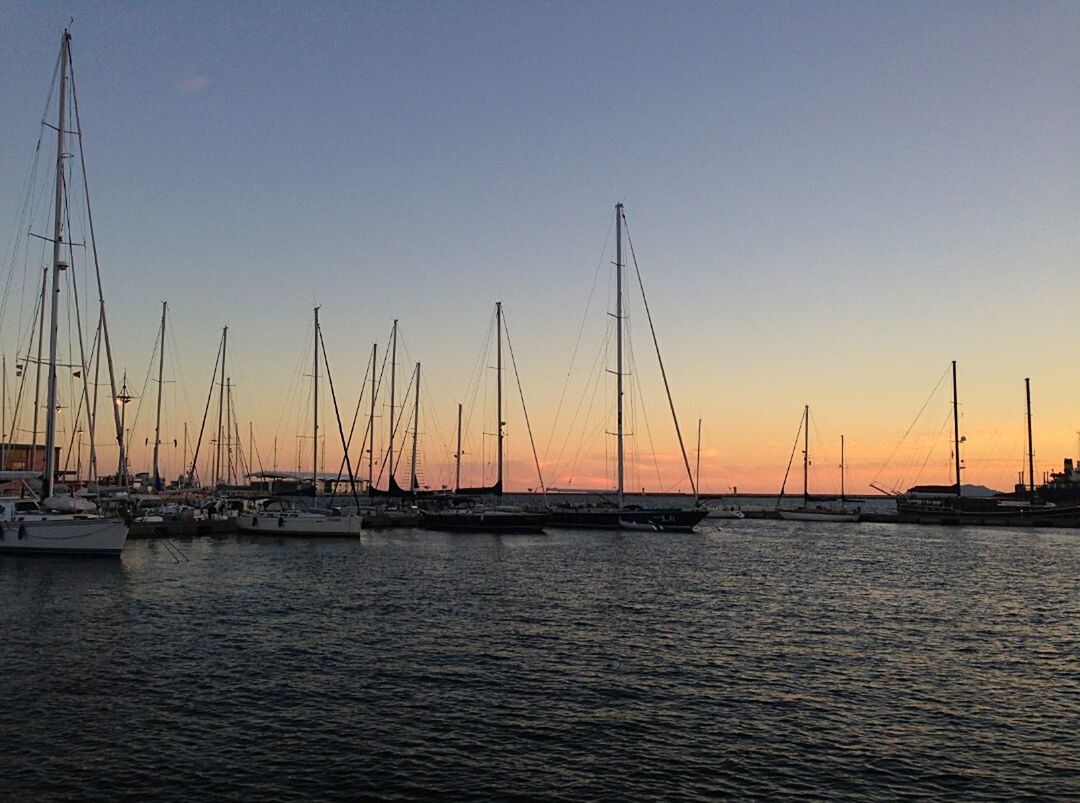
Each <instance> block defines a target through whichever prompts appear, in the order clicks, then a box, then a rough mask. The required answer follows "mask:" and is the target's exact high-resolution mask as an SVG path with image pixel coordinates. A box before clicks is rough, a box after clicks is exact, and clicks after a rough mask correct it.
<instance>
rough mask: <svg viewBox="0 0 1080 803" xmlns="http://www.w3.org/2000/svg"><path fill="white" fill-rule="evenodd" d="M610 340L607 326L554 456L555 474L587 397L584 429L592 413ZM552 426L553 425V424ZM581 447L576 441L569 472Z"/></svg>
mask: <svg viewBox="0 0 1080 803" xmlns="http://www.w3.org/2000/svg"><path fill="white" fill-rule="evenodd" d="M610 340H611V331H610V327H609V329H608V331H607V333H606V336H605V337H604V338H603V339H602V340H601V342H600V344H599V345H598V346H597V350H596V353H595V354H594V355H593V361H592V365H591V366H590V368H589V371H588V373H586V382H585V387H584V389H583V392H582V395H581V397H580V398H579V399H578V403H577V407H576V409H575V410H574V416H573V418H571V420H570V425H569V427H568V428H567V431H566V437H565V438H564V439H563V443H562V446H561V447H560V448H559V454H558V456H557V457H556V458H555V471H554V473H555V475H556V476H558V475H559V473H560V468H561V467H562V462H563V455H564V454H566V448H567V446H568V445H569V443H570V439H571V438H573V436H574V430H575V428H576V427H577V424H578V419H579V418H581V409H582V407H583V406H585V402H586V399H588V407H587V408H586V411H585V419H584V423H582V429H583V430H584V429H585V428H586V427H587V426H588V419H589V415H590V414H591V413H592V408H593V404H594V403H595V400H596V394H597V392H598V391H599V389H600V385H601V382H602V380H603V379H604V377H605V376H606V373H602V372H601V370H600V366H601V365H604V364H606V361H607V358H608V356H609V350H608V347H609V344H610ZM590 388H591V389H592V395H589V390H590ZM552 426H553V427H554V425H552ZM581 448H582V443H581V441H578V448H577V451H576V452H575V453H574V457H573V459H572V460H571V473H574V471H575V470H576V466H577V461H578V460H579V459H580V457H581ZM547 459H548V457H547V453H545V456H544V460H545V462H546V461H547Z"/></svg>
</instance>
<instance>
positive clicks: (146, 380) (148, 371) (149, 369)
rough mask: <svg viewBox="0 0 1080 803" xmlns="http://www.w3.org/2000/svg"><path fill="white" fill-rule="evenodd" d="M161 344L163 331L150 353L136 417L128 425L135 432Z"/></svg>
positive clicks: (158, 335) (156, 338)
mask: <svg viewBox="0 0 1080 803" xmlns="http://www.w3.org/2000/svg"><path fill="white" fill-rule="evenodd" d="M160 345H161V332H160V331H159V332H158V334H157V337H155V338H154V350H153V352H151V354H150V363H149V364H148V365H147V366H146V376H145V377H144V378H143V384H142V390H141V391H140V392H139V403H138V404H137V405H136V407H135V419H134V420H133V421H132V422H131V426H130V427H128V429H129V430H130V431H131V432H135V428H136V427H137V426H138V425H139V414H140V413H142V406H143V402H144V401H145V400H146V398H147V395H146V391H147V389H148V388H149V387H150V374H151V372H152V371H153V370H154V363H155V362H156V360H155V358H156V357H157V353H158V347H159V346H160Z"/></svg>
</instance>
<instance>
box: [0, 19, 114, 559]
mask: <svg viewBox="0 0 1080 803" xmlns="http://www.w3.org/2000/svg"><path fill="white" fill-rule="evenodd" d="M71 71H72V64H71V34H70V33H68V31H67V30H65V31H64V34H63V36H62V37H61V40H60V61H59V92H58V95H57V97H58V111H57V123H56V127H55V131H56V137H57V144H56V195H55V201H56V204H55V213H54V218H53V237H52V244H53V254H52V266H51V278H52V296H51V298H52V301H51V309H50V324H49V333H50V334H49V356H48V363H47V368H48V383H47V388H48V389H47V400H48V401H47V404H46V408H45V456H44V472H43V475H42V493H41V500H42V501H41V502H40V503H39V502H38V501H36V500H32V499H21V498H20V499H16V498H5V499H0V552H17V553H47V554H80V555H101V556H118V555H120V553H121V552H122V551H123V549H124V543H125V541H126V540H127V534H128V527H127V524H126V523H125V522H124V520H123V519H120V518H104V517H101V516H99V515H97V514H96V513H94V512H91V511H92V510H93V509H94V506H93V505H92V503H89V502H88V501H87V500H84V499H81V498H79V497H72V496H62V495H57V496H54V491H55V490H56V483H55V480H56V473H57V452H58V451H59V449H58V446H57V444H56V434H57V432H56V423H57V421H56V418H57V364H58V363H57V339H58V330H59V323H60V313H59V296H60V290H61V285H62V282H61V281H60V277H61V274H62V273H63V272H64V271H66V270H67V269H68V268H69V267H70V264H71V257H70V252H71V250H72V249H71V245H72V243H71V238H70V236H68V238H67V239H65V235H69V233H68V232H67V231H66V230H65V226H64V222H65V220H66V219H67V215H68V211H69V210H68V205H67V200H68V199H67V194H66V190H67V187H68V182H67V181H66V180H65V168H64V160H65V159H67V158H68V157H69V156H70V154H68V153H66V152H65V150H64V144H65V143H64V140H65V135H66V134H67V133H69V127H70V126H71V125H72V124H74V127H75V133H76V136H78V138H79V139H80V144H81V130H80V129H79V126H78V100H77V98H76V95H75V85H74V81H73V80H72V82H71V87H70V90H71V98H72V100H73V104H74V111H75V115H74V118H75V119H74V120H70V119H69V118H68V115H67V101H68V90H69V87H68V78H69V75H70V74H71ZM45 125H48V127H50V128H52V126H51V125H50V124H48V123H46V124H45ZM80 153H81V148H80ZM88 207H89V205H88ZM91 244H93V233H92V227H91ZM94 251H95V254H96V246H95V247H94ZM95 261H96V260H95ZM43 298H44V295H43ZM40 314H41V316H42V318H41V320H42V323H44V316H45V305H44V304H42V308H41V311H40ZM102 315H104V303H102ZM105 339H106V343H107V342H108V336H107V333H106V338H105ZM84 393H85V385H84ZM87 413H88V415H89V414H90V410H89V408H88V410H87ZM13 430H14V427H13ZM4 437H5V439H6V438H7V433H4ZM118 437H119V443H120V453H121V460H122V455H123V437H122V434H121V433H118ZM92 439H93V428H92V427H91V440H92ZM0 468H3V467H2V466H0ZM26 474H27V472H22V471H14V472H12V471H0V481H5V480H13V479H17V480H23V481H24V482H25V481H26V480H27V479H29V478H28V477H27V476H25V475H26ZM30 474H31V476H36V475H37V472H33V471H32V472H30ZM55 510H63V511H65V512H53V511H55Z"/></svg>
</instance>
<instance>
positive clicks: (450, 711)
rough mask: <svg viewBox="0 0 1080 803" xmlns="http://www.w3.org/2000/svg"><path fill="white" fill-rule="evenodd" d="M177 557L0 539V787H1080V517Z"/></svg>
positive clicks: (1040, 794) (806, 792) (471, 791)
mask: <svg viewBox="0 0 1080 803" xmlns="http://www.w3.org/2000/svg"><path fill="white" fill-rule="evenodd" d="M838 527H840V528H839V529H838ZM177 545H178V546H179V548H180V549H181V550H183V552H184V554H185V555H186V556H187V557H188V558H190V560H189V561H181V562H179V563H177V562H174V559H173V557H172V556H171V554H170V552H169V550H168V549H167V548H166V545H165V544H163V543H162V542H160V541H150V540H147V541H141V540H133V541H129V543H128V546H127V548H126V549H125V552H124V555H123V558H122V559H121V560H119V561H110V560H93V559H90V560H87V559H62V558H46V559H30V558H26V557H0V631H2V644H0V690H2V692H3V695H2V703H0V799H3V800H22V799H34V800H42V799H69V798H73V799H83V798H98V799H102V798H104V799H111V800H117V799H139V800H143V799H148V798H150V797H154V798H159V799H162V798H163V799H229V800H251V799H255V798H261V799H268V798H272V799H312V798H315V799H356V798H370V797H399V798H417V797H431V796H434V795H442V796H446V797H454V798H472V799H491V798H505V797H518V798H563V799H568V800H570V799H573V800H581V799H596V798H605V799H619V800H627V799H640V798H681V799H687V798H701V799H705V798H716V797H718V796H726V797H750V796H758V797H769V798H774V797H795V796H799V797H817V798H825V799H833V800H835V799H841V798H862V799H894V798H896V797H900V796H927V795H929V796H932V797H935V798H950V799H951V798H957V797H964V798H969V799H980V800H984V799H988V798H1009V799H1015V798H1017V797H1024V796H1030V797H1032V798H1067V797H1070V796H1076V795H1078V794H1080V780H1078V772H1080V770H1078V767H1080V592H1078V590H1077V587H1078V582H1080V533H1076V532H1071V531H1032V532H1018V531H1008V530H974V529H971V530H969V529H929V528H925V529H924V528H918V527H896V526H891V525H866V524H863V525H858V526H857V527H853V526H850V525H848V526H843V525H812V524H797V523H784V522H769V521H742V522H733V523H731V524H730V525H727V524H725V526H723V527H722V528H721V529H719V530H716V531H712V530H711V529H707V530H706V531H704V532H700V533H697V534H694V535H664V534H652V533H638V532H635V533H627V534H618V533H585V532H557V531H554V532H552V533H551V534H549V535H546V536H504V537H493V536H487V535H475V536H447V535H441V534H434V533H424V532H407V531H402V532H390V533H386V534H370V535H369V534H365V535H364V536H363V538H362V539H360V542H359V543H357V542H355V541H332V540H317V541H301V540H276V539H264V540H252V539H250V538H243V537H225V538H217V539H209V538H207V539H195V540H189V541H180V542H177Z"/></svg>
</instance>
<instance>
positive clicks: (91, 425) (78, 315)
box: [61, 175, 96, 443]
mask: <svg viewBox="0 0 1080 803" xmlns="http://www.w3.org/2000/svg"><path fill="white" fill-rule="evenodd" d="M61 179H62V182H63V184H64V187H65V192H64V198H65V199H66V198H67V197H68V193H67V190H66V188H67V176H64V175H62V176H61ZM64 212H65V216H66V217H67V224H68V232H69V233H70V232H71V230H72V229H71V205H70V203H68V204H65V205H64ZM68 273H69V274H70V275H69V276H68V281H69V282H70V283H71V297H72V299H73V300H74V301H75V328H76V330H77V331H78V333H79V376H80V378H81V379H82V391H83V392H82V396H83V398H84V399H85V401H86V410H87V413H88V415H87V420H86V427H87V429H88V430H89V434H90V443H94V440H95V432H94V429H95V426H96V422H95V421H94V420H93V418H91V417H90V416H89V411H90V389H89V387H87V382H88V380H89V377H88V376H87V374H88V373H89V371H90V363H89V362H87V360H86V347H85V345H84V343H83V325H82V304H81V303H80V302H79V285H78V281H77V280H76V278H75V277H76V268H75V251H74V249H72V247H71V244H70V242H69V243H68ZM70 339H71V334H70V330H69V332H68V340H69V344H68V353H69V354H70V351H71V346H70ZM79 406H80V407H82V402H80V404H79ZM77 428H78V418H76V419H75V421H73V422H72V432H74V431H75V430H76V429H77Z"/></svg>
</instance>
